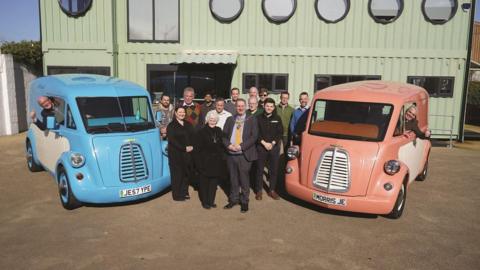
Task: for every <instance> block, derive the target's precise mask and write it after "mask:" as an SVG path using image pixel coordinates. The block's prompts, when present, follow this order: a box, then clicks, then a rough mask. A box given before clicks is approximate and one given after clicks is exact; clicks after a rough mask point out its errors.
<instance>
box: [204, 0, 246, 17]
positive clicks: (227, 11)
mask: <svg viewBox="0 0 480 270" xmlns="http://www.w3.org/2000/svg"><path fill="white" fill-rule="evenodd" d="M243 2H244V1H243V0H210V11H211V12H212V14H213V16H214V17H215V18H216V19H217V20H219V21H221V22H233V21H234V20H235V19H237V18H238V16H240V14H241V13H242V10H243V5H244V3H243Z"/></svg>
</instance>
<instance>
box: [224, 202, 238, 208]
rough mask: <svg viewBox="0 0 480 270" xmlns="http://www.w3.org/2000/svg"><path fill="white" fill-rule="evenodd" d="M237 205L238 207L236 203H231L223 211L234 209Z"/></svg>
mask: <svg viewBox="0 0 480 270" xmlns="http://www.w3.org/2000/svg"><path fill="white" fill-rule="evenodd" d="M235 205H237V204H236V203H232V202H229V203H228V204H227V205H225V206H224V207H223V209H232V208H233V207H234V206H235Z"/></svg>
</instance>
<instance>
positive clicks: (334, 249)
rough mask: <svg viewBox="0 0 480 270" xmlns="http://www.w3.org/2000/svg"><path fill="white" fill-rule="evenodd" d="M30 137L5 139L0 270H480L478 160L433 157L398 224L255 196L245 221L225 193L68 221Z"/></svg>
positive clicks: (441, 151) (104, 210) (444, 152)
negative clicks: (29, 156) (28, 153)
mask: <svg viewBox="0 0 480 270" xmlns="http://www.w3.org/2000/svg"><path fill="white" fill-rule="evenodd" d="M24 136H25V134H20V135H16V136H8V137H0V152H1V155H0V172H1V173H0V194H1V195H0V269H316V270H317V269H336V270H337V269H480V211H479V206H480V196H479V193H480V173H479V172H480V162H479V161H480V151H478V150H468V149H460V148H458V147H456V148H454V149H447V148H444V147H437V148H434V149H433V150H432V153H431V158H430V172H429V176H428V178H427V180H426V181H425V182H415V183H413V185H412V186H411V188H410V189H409V190H408V194H407V205H406V209H405V212H404V214H403V216H402V217H401V218H400V219H398V220H390V219H387V218H385V217H382V216H372V215H358V214H349V213H341V212H332V211H325V210H323V209H322V208H319V207H315V206H311V205H308V204H304V203H302V202H300V201H297V200H294V199H292V198H288V197H285V196H284V197H283V198H282V199H281V200H280V201H274V200H272V199H270V198H264V200H262V201H255V200H254V198H253V196H252V194H251V199H252V200H251V205H250V211H249V212H248V213H246V214H241V213H240V209H239V207H235V208H234V209H231V210H223V209H222V206H223V205H224V204H225V203H226V202H227V199H226V197H225V195H224V194H223V192H222V191H221V190H220V189H219V190H218V192H217V204H218V205H219V207H218V208H217V209H212V210H204V209H203V208H201V206H200V203H199V201H198V197H197V194H196V192H194V191H193V190H191V191H190V193H191V195H192V199H191V200H190V201H187V202H174V201H172V199H171V194H170V193H165V194H163V195H161V196H159V197H157V198H154V199H151V200H148V201H144V202H140V203H135V204H129V205H122V206H87V207H81V208H79V209H76V210H74V211H66V210H64V209H63V208H62V206H61V204H60V202H59V199H58V193H57V187H56V184H55V182H54V180H53V178H52V177H51V176H50V175H49V174H48V173H46V172H40V173H30V172H29V171H28V169H27V167H26V164H25V158H24Z"/></svg>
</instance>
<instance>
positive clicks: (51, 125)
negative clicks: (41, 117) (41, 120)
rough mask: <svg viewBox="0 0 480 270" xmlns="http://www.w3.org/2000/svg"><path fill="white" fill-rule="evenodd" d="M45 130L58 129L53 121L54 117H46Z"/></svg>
mask: <svg viewBox="0 0 480 270" xmlns="http://www.w3.org/2000/svg"><path fill="white" fill-rule="evenodd" d="M47 129H51V130H56V129H58V126H57V122H56V121H55V116H47Z"/></svg>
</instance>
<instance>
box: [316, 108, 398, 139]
mask: <svg viewBox="0 0 480 270" xmlns="http://www.w3.org/2000/svg"><path fill="white" fill-rule="evenodd" d="M312 109H313V112H312V118H311V121H310V125H309V130H308V132H309V133H310V134H312V135H318V136H324V137H332V138H340V139H349V140H361V141H383V138H384V137H385V133H386V132H387V129H388V123H389V122H390V117H391V116H392V112H393V106H392V105H391V104H381V103H367V102H352V101H336V100H317V101H315V104H314V106H313V108H312Z"/></svg>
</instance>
